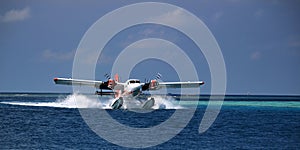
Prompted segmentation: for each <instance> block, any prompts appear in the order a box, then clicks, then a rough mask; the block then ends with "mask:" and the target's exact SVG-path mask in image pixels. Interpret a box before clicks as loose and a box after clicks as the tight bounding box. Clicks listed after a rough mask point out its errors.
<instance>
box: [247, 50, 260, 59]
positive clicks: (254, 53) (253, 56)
mask: <svg viewBox="0 0 300 150" xmlns="http://www.w3.org/2000/svg"><path fill="white" fill-rule="evenodd" d="M260 58H261V52H259V51H255V52H253V53H252V54H251V55H250V59H251V60H258V59H260Z"/></svg>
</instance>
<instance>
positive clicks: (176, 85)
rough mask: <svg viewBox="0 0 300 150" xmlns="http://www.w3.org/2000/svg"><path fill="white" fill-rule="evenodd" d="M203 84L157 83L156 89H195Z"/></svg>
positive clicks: (195, 82) (196, 82) (201, 82)
mask: <svg viewBox="0 0 300 150" xmlns="http://www.w3.org/2000/svg"><path fill="white" fill-rule="evenodd" d="M203 84H204V82H203V81H188V82H159V84H158V89H160V88H197V87H200V85H203Z"/></svg>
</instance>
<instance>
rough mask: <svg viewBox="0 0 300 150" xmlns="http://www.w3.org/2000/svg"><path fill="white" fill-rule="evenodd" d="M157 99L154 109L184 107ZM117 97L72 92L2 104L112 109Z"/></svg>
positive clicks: (129, 103) (135, 104)
mask: <svg viewBox="0 0 300 150" xmlns="http://www.w3.org/2000/svg"><path fill="white" fill-rule="evenodd" d="M152 97H153V98H154V99H155V104H154V106H153V109H182V108H183V107H182V106H180V105H179V104H175V100H174V99H173V98H172V97H163V96H152ZM114 100H115V99H113V98H111V97H98V96H96V95H92V96H91V95H82V94H76V93H75V94H72V95H68V96H67V97H65V98H58V99H57V100H56V101H55V102H1V103H2V104H10V105H22V106H37V107H58V108H100V109H111V104H112V103H113V102H114ZM143 104H144V103H143V102H140V101H138V100H126V99H125V100H124V107H122V108H125V109H127V108H129V109H130V108H142V106H143Z"/></svg>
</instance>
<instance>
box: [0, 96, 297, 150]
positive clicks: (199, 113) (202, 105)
mask: <svg viewBox="0 0 300 150" xmlns="http://www.w3.org/2000/svg"><path fill="white" fill-rule="evenodd" d="M179 96H180V95H179ZM209 97H210V96H207V95H206V96H200V101H199V103H197V101H198V99H194V97H193V96H185V97H182V101H181V103H180V104H181V105H179V104H178V102H177V101H176V99H178V95H177V96H176V97H175V96H174V97H172V96H170V97H163V98H161V99H162V101H161V103H162V104H164V105H165V107H164V108H162V109H159V107H158V108H157V109H155V110H153V111H151V112H147V113H139V112H134V111H129V110H110V109H108V106H107V105H106V103H103V102H101V103H100V102H97V101H92V100H91V99H89V98H88V97H84V96H82V95H79V96H78V95H77V98H78V99H80V101H82V103H76V104H75V103H74V100H73V99H74V95H72V94H50V93H43V94H34V93H23V94H22V93H2V94H0V149H124V148H126V147H121V146H119V145H116V144H112V143H110V142H108V141H106V140H105V139H103V138H102V137H100V136H98V135H97V134H96V133H95V132H94V131H93V130H92V129H91V128H89V126H88V125H87V124H86V123H85V121H84V119H83V118H82V117H81V115H80V112H79V110H78V109H77V108H76V107H80V108H83V109H95V108H102V109H97V111H100V112H101V111H103V112H104V111H106V112H108V114H109V115H110V116H111V117H112V118H114V119H116V120H117V121H118V122H119V123H121V124H124V125H127V126H130V127H136V128H146V127H152V126H156V125H158V124H160V123H162V122H164V121H165V120H167V119H168V118H169V117H170V116H172V115H173V114H174V112H175V111H177V110H179V111H182V112H184V111H188V110H189V108H190V107H191V106H195V105H197V109H196V112H195V114H194V116H193V117H192V119H191V121H190V122H189V123H188V124H187V126H186V127H184V129H183V130H182V131H181V132H180V133H179V134H177V135H176V136H175V137H174V138H172V139H171V140H169V141H166V142H164V143H162V144H159V145H156V146H154V147H148V148H149V149H152V148H153V149H236V148H238V149H300V97H299V96H239V95H237V96H226V97H225V101H224V103H223V105H222V109H221V111H220V113H219V115H218V117H217V119H216V120H215V122H214V123H213V124H212V126H210V128H209V129H208V130H207V131H206V132H204V133H202V134H199V132H198V129H199V124H200V122H201V119H202V117H203V114H204V112H205V109H206V107H207V100H208V98H209ZM101 100H103V101H106V102H108V101H109V98H108V97H105V96H104V97H103V98H100V101H101ZM214 100H216V101H217V100H218V96H215V98H214ZM122 132H123V131H120V133H122ZM160 132H161V134H166V133H164V131H160ZM128 138H129V139H130V138H131V137H128ZM119 140H122V139H119ZM133 142H134V141H133Z"/></svg>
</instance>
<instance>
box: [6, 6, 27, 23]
mask: <svg viewBox="0 0 300 150" xmlns="http://www.w3.org/2000/svg"><path fill="white" fill-rule="evenodd" d="M28 18H30V8H29V7H25V8H23V9H20V10H17V9H13V10H10V11H8V12H6V13H5V14H4V15H3V16H2V15H0V21H1V22H16V21H23V20H25V19H28Z"/></svg>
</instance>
